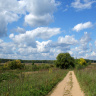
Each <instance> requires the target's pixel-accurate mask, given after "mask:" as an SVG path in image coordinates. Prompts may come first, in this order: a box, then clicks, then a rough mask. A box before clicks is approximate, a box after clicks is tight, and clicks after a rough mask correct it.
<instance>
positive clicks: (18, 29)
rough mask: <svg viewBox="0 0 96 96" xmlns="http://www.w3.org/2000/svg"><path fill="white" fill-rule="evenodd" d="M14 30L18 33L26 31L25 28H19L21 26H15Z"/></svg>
mask: <svg viewBox="0 0 96 96" xmlns="http://www.w3.org/2000/svg"><path fill="white" fill-rule="evenodd" d="M15 31H16V32H18V33H21V34H22V33H25V32H26V31H25V29H24V28H21V27H17V29H15Z"/></svg>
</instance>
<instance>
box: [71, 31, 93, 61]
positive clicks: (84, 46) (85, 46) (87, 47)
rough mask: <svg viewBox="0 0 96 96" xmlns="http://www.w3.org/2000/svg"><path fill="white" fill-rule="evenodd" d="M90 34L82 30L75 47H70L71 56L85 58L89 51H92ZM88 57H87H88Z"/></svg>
mask: <svg viewBox="0 0 96 96" xmlns="http://www.w3.org/2000/svg"><path fill="white" fill-rule="evenodd" d="M91 40H92V39H91V37H90V34H88V33H87V32H84V35H83V36H82V37H81V38H80V40H79V41H78V42H79V44H78V46H76V47H75V48H72V49H71V51H72V52H73V56H74V57H75V58H77V57H78V58H86V57H87V56H88V55H86V54H89V53H90V52H92V51H93V48H92V44H91V43H90V41H91ZM88 58H89V57H88ZM88 58H87V59H88Z"/></svg>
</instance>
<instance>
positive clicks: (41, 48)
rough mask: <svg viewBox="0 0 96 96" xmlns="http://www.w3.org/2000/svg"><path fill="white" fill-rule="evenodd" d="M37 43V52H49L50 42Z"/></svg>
mask: <svg viewBox="0 0 96 96" xmlns="http://www.w3.org/2000/svg"><path fill="white" fill-rule="evenodd" d="M36 42H37V51H38V52H42V53H48V52H49V51H50V47H49V45H50V43H51V42H52V41H51V40H48V41H43V42H39V41H36Z"/></svg>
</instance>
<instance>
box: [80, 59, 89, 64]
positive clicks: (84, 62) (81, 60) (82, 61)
mask: <svg viewBox="0 0 96 96" xmlns="http://www.w3.org/2000/svg"><path fill="white" fill-rule="evenodd" d="M79 60H80V64H81V65H87V63H86V61H85V59H83V58H80V59H79Z"/></svg>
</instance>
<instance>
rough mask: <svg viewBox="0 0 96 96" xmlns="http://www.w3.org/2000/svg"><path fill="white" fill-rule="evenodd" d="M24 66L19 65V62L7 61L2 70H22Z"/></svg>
mask: <svg viewBox="0 0 96 96" xmlns="http://www.w3.org/2000/svg"><path fill="white" fill-rule="evenodd" d="M24 66H25V65H24V64H21V61H20V60H14V61H8V62H6V63H5V64H4V69H17V68H19V69H22V68H24Z"/></svg>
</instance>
